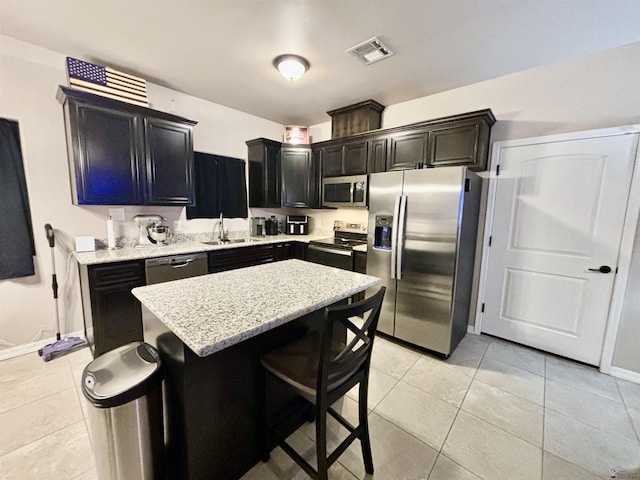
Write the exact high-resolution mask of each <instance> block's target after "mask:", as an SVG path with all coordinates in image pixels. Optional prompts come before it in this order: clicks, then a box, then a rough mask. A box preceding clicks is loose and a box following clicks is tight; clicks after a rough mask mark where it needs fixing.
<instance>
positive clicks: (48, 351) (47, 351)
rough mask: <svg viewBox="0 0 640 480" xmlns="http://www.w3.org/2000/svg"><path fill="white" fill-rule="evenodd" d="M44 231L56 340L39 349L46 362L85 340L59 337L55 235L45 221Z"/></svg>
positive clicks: (79, 346) (80, 346)
mask: <svg viewBox="0 0 640 480" xmlns="http://www.w3.org/2000/svg"><path fill="white" fill-rule="evenodd" d="M44 231H45V233H46V234H47V240H49V247H51V271H52V280H51V288H52V289H53V300H54V304H55V311H56V341H55V342H53V343H49V344H47V345H45V346H44V347H42V348H41V349H39V350H38V355H40V356H41V357H42V359H43V360H44V361H45V362H48V361H49V360H53V359H54V358H56V357H60V356H62V355H66V354H67V353H71V352H74V351H76V350H78V349H80V348H82V347H84V346H85V345H86V344H87V342H85V341H84V340H83V339H82V338H80V337H68V338H65V339H61V337H60V313H59V311H58V310H59V309H58V278H57V276H56V259H55V252H54V247H55V237H54V235H53V227H52V226H51V224H49V223H47V224H46V225H45V226H44Z"/></svg>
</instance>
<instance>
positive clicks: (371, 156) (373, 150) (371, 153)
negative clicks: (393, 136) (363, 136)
mask: <svg viewBox="0 0 640 480" xmlns="http://www.w3.org/2000/svg"><path fill="white" fill-rule="evenodd" d="M387 145H388V139H387V138H386V137H385V138H374V139H372V140H369V145H368V149H367V163H368V165H369V173H378V172H386V171H387Z"/></svg>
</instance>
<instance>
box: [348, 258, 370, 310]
mask: <svg viewBox="0 0 640 480" xmlns="http://www.w3.org/2000/svg"><path fill="white" fill-rule="evenodd" d="M353 253H354V256H353V271H354V272H358V273H367V254H366V252H353ZM351 298H352V301H354V302H359V301H361V300H364V292H360V293H356V294H355V295H353V296H352V297H351Z"/></svg>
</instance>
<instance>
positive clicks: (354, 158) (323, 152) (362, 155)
mask: <svg viewBox="0 0 640 480" xmlns="http://www.w3.org/2000/svg"><path fill="white" fill-rule="evenodd" d="M329 143H330V144H329V145H326V146H324V147H320V156H321V159H322V176H323V177H339V176H341V175H366V173H367V140H366V139H360V140H356V141H346V142H345V141H344V140H342V141H339V142H337V141H332V142H329Z"/></svg>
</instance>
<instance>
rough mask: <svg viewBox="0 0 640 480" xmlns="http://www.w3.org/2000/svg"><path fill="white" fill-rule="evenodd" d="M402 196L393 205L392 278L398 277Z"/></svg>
mask: <svg viewBox="0 0 640 480" xmlns="http://www.w3.org/2000/svg"><path fill="white" fill-rule="evenodd" d="M400 197H401V195H398V196H397V197H396V203H395V206H394V207H393V224H392V226H391V278H393V279H395V278H396V265H397V261H396V260H397V258H396V257H397V256H398V220H399V212H400Z"/></svg>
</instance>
